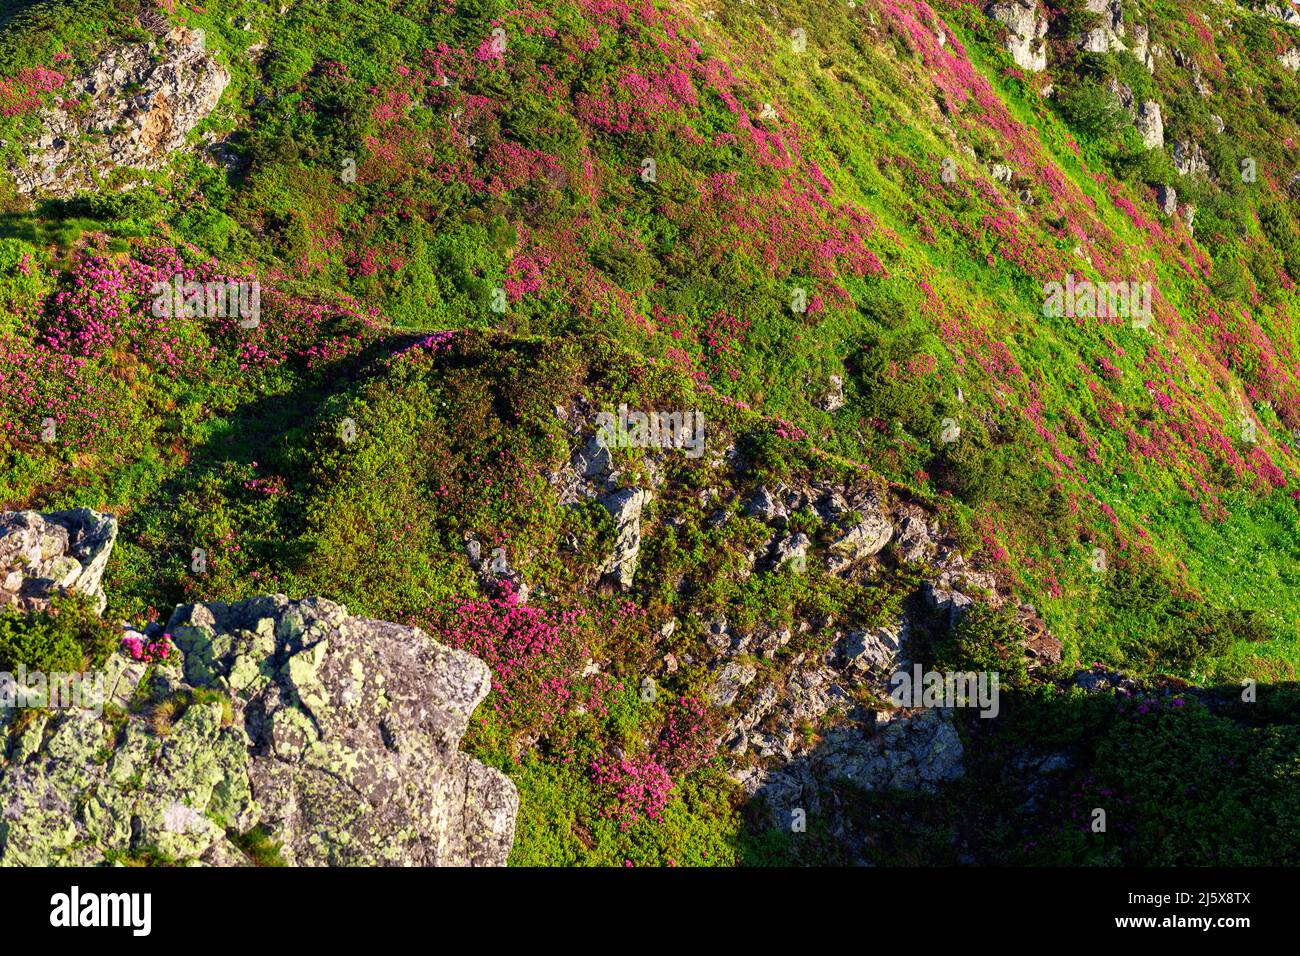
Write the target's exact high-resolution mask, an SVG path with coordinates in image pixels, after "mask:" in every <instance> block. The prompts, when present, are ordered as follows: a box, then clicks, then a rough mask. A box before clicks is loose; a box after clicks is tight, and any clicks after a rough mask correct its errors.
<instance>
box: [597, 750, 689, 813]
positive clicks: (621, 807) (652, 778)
mask: <svg viewBox="0 0 1300 956" xmlns="http://www.w3.org/2000/svg"><path fill="white" fill-rule="evenodd" d="M591 779H592V782H593V783H595V784H596V786H598V787H600V788H602V789H603V790H605V791H607V792H608V794H609V796H610V801H611V802H610V803H608V804H607V805H606V806H605V807H604V808H603V809H602V810H601V811H600V815H601V816H602V817H605V818H606V819H611V820H616V821H618V825H619V829H621V830H628V829H630V828H631V827H632V826H633V825H635V824H636V823H638V822H639V821H640V820H642V819H646V820H652V821H657V820H660V819H662V817H663V810H664V807H666V806H667V805H668V798H669V797H670V796H671V795H672V790H673V779H672V777H671V776H669V774H668V771H667V770H665V769H664V768H663V766H662V765H661V764H660V763H659V762H658V761H657V760H655V759H654V758H653V757H650V756H646V755H641V756H636V757H624V758H622V759H620V760H615V759H613V758H605V757H598V758H596V759H595V760H593V761H592V762H591Z"/></svg>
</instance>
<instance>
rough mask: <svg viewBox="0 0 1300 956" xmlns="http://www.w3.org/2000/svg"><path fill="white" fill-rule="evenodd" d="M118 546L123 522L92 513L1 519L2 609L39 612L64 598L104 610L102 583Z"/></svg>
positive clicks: (26, 514) (86, 510)
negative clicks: (80, 597) (86, 601)
mask: <svg viewBox="0 0 1300 956" xmlns="http://www.w3.org/2000/svg"><path fill="white" fill-rule="evenodd" d="M116 541H117V519H116V518H114V517H113V516H112V515H108V514H100V513H99V512H97V511H91V510H90V509H89V508H74V509H72V510H70V511H54V512H50V513H48V514H40V513H38V512H35V511H6V512H4V513H3V514H0V607H4V606H6V605H12V606H14V607H17V608H18V609H19V610H22V611H39V610H42V609H44V608H45V607H47V606H49V603H50V599H51V598H52V597H54V596H55V595H57V594H59V593H70V594H80V595H83V596H84V597H87V598H89V599H90V601H91V602H92V603H93V604H94V606H95V608H96V610H99V611H103V609H104V606H105V604H106V603H107V599H106V598H105V596H104V591H103V588H102V587H101V586H100V579H101V578H102V577H103V576H104V567H105V565H107V564H108V558H109V555H110V554H111V553H112V551H113V544H114V542H116Z"/></svg>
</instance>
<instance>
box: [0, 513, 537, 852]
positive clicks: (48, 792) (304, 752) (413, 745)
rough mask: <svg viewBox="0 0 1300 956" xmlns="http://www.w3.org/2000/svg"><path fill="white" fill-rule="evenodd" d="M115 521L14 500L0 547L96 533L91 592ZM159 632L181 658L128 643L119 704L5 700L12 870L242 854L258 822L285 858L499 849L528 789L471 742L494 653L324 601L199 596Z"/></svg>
mask: <svg viewBox="0 0 1300 956" xmlns="http://www.w3.org/2000/svg"><path fill="white" fill-rule="evenodd" d="M51 529H54V530H51ZM96 529H98V530H96ZM115 530H116V526H115V525H113V524H111V519H104V516H99V515H96V514H95V513H94V512H89V511H85V510H84V509H82V510H81V511H77V512H59V513H55V514H51V515H35V516H33V515H32V513H30V512H16V513H7V514H4V515H0V554H6V555H10V554H22V555H26V556H28V557H32V556H35V555H40V557H39V561H40V562H49V561H55V560H57V557H58V556H57V555H55V554H54V551H56V550H57V548H56V547H54V546H53V544H52V545H51V546H50V547H48V548H47V547H45V545H46V544H49V543H51V542H53V543H54V544H61V545H63V546H64V550H65V553H72V554H78V553H79V552H78V550H77V549H78V547H79V545H80V544H84V543H88V542H89V541H90V540H91V537H90V536H91V535H98V536H97V537H95V538H94V540H95V541H97V542H99V544H98V545H97V546H95V547H92V548H91V549H90V550H89V551H88V552H87V554H86V557H87V558H88V559H89V561H90V562H91V564H89V565H80V566H81V567H82V571H81V576H73V575H71V566H70V565H69V566H68V569H69V577H70V579H71V583H70V584H69V585H68V586H69V587H76V586H77V583H78V582H79V581H81V580H83V579H84V580H86V581H90V580H92V579H93V582H94V589H95V591H96V592H97V591H98V580H99V576H100V574H101V573H102V570H103V563H104V561H106V560H107V557H108V553H109V550H110V549H111V547H112V534H113V533H114V532H115ZM41 580H45V579H41ZM162 633H168V634H170V635H171V638H172V640H173V641H174V642H175V646H176V648H177V649H178V650H179V652H180V655H179V658H180V659H179V662H178V661H176V660H168V661H164V662H160V663H156V664H155V666H154V669H153V672H152V674H153V676H152V679H151V680H150V681H149V682H147V683H144V682H143V678H144V677H145V674H146V672H147V669H146V665H145V664H144V663H143V662H141V661H138V660H133V659H132V658H131V657H129V656H127V655H126V654H125V653H124V652H121V651H119V652H118V653H116V654H114V655H113V656H112V657H111V658H110V659H109V661H108V663H107V665H106V666H105V668H104V672H105V682H104V700H103V701H102V703H104V704H105V705H111V706H112V707H114V708H115V709H113V710H111V711H110V712H109V713H103V712H101V708H98V707H93V706H82V707H77V708H72V709H68V708H59V709H55V710H53V711H40V712H36V715H35V716H34V717H30V718H27V719H25V720H24V721H23V722H22V724H21V729H18V728H13V729H10V728H11V725H12V724H13V721H14V712H12V711H10V712H8V713H6V714H5V715H4V724H5V727H6V729H8V730H9V733H8V734H7V735H6V736H5V737H4V738H3V744H2V746H0V819H2V820H3V826H0V865H36V866H46V865H89V864H95V863H101V862H111V861H114V860H119V859H122V858H124V857H130V856H131V855H132V854H136V855H145V856H148V855H161V856H163V857H165V858H169V859H174V860H176V861H178V862H182V863H192V864H211V865H243V864H245V863H247V862H248V858H247V857H246V856H245V855H244V853H243V852H242V851H241V850H240V849H239V848H238V845H237V840H238V837H239V836H240V835H243V834H247V833H249V832H250V831H251V830H252V829H253V828H261V830H262V831H264V832H265V834H266V835H267V836H268V837H269V839H270V840H271V841H272V842H273V843H276V844H279V845H280V851H279V853H280V856H281V858H282V859H283V861H284V862H285V863H288V864H291V865H311V866H314V865H416V866H430V865H454V866H477V865H503V864H504V863H505V861H506V857H507V855H508V854H509V851H510V847H511V843H512V841H513V835H514V823H515V817H516V814H517V811H518V806H519V798H518V794H517V793H516V791H515V787H514V785H513V784H512V783H511V782H510V780H509V779H508V778H507V777H506V776H505V775H504V774H502V773H500V772H499V771H496V770H493V769H491V768H489V767H486V766H484V765H483V764H480V763H478V762H476V761H474V760H471V759H470V758H469V757H468V756H466V755H465V754H463V753H461V752H460V750H459V749H458V748H459V743H460V740H461V737H462V736H463V734H464V733H465V730H466V727H467V726H468V722H469V719H470V716H471V714H472V713H473V712H474V709H475V708H476V707H477V706H478V704H479V703H480V702H481V701H482V700H483V698H484V697H485V696H486V695H487V693H488V691H489V689H490V687H491V675H490V673H489V671H488V668H487V665H485V664H484V663H483V662H482V661H480V660H478V659H477V658H475V657H473V656H471V655H469V654H466V653H464V652H462V651H457V650H452V649H450V648H447V647H444V646H442V645H440V644H438V643H437V642H435V641H433V640H432V639H431V638H429V637H428V635H426V634H425V633H423V632H422V631H420V630H418V629H416V628H412V627H404V626H401V625H397V624H391V623H387V622H383V621H374V620H367V619H363V618H359V617H354V616H352V615H350V614H349V613H348V611H347V608H345V607H343V606H342V605H338V604H335V603H333V602H330V601H327V600H324V599H322V598H307V599H305V600H290V599H289V598H287V597H285V596H283V595H267V596H261V597H256V598H251V599H249V600H246V601H241V602H239V603H235V604H224V603H221V602H211V603H207V604H194V605H186V606H182V607H178V608H177V609H176V610H175V612H174V613H173V614H172V616H171V619H170V621H169V622H168V623H167V625H166V627H165V628H164V627H161V626H158V625H151V627H150V628H149V629H148V634H149V635H150V637H152V638H157V637H159V636H160V635H161V634H162ZM82 703H83V704H85V703H87V702H86V701H82Z"/></svg>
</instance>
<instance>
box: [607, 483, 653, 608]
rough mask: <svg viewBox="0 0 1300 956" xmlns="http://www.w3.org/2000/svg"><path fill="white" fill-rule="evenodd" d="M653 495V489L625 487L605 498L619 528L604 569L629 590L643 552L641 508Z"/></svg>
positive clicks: (620, 585) (622, 586)
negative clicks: (649, 490) (651, 492)
mask: <svg viewBox="0 0 1300 956" xmlns="http://www.w3.org/2000/svg"><path fill="white" fill-rule="evenodd" d="M650 497H651V495H650V492H648V491H646V490H645V489H643V488H623V489H620V490H619V491H615V492H613V493H612V494H608V495H606V496H605V497H604V498H602V499H601V504H603V505H604V506H605V509H606V510H607V511H608V512H609V513H610V516H611V517H612V518H613V519H614V524H615V525H616V526H617V528H618V538H617V540H616V541H615V544H614V553H613V554H612V555H611V556H610V558H609V560H608V561H606V562H605V565H604V567H603V568H602V569H601V571H602V573H603V574H606V575H608V576H609V577H610V578H611V579H612V580H613V581H615V582H616V583H617V584H618V586H619V587H620V588H622V589H623V590H625V591H626V590H627V589H628V588H630V587H631V586H632V579H633V577H634V576H635V575H636V563H637V558H638V557H639V556H640V554H641V509H642V508H643V507H645V505H646V504H647V503H648V502H649V501H650Z"/></svg>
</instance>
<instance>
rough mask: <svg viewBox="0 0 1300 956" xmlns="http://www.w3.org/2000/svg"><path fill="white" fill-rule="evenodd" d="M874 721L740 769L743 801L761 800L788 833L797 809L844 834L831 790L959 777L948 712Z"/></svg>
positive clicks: (900, 786) (958, 750)
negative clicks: (773, 761) (787, 757)
mask: <svg viewBox="0 0 1300 956" xmlns="http://www.w3.org/2000/svg"><path fill="white" fill-rule="evenodd" d="M875 717H876V722H875V724H874V725H873V724H853V725H847V726H843V727H836V728H833V729H831V730H829V731H827V732H826V734H825V735H823V737H822V740H821V742H820V743H819V745H818V746H817V747H815V748H813V749H812V750H810V751H809V752H808V753H806V754H804V755H803V756H801V757H799V758H798V759H797V760H794V761H792V762H790V763H789V764H786V765H785V766H783V767H780V768H774V769H769V768H765V767H747V768H744V769H742V770H740V771H738V772H736V773H735V774H734V775H733V776H734V779H735V780H736V781H737V782H738V783H739V784H740V785H741V787H742V788H743V789H744V791H745V792H746V793H747V794H748V795H749V796H750V797H752V798H757V799H760V800H762V801H763V802H764V804H765V805H766V809H767V812H768V814H769V819H770V822H771V825H772V826H774V827H777V828H780V829H789V827H790V823H791V816H792V814H793V812H794V811H796V810H803V811H804V812H805V813H806V814H807V815H808V816H809V817H812V816H814V815H820V816H821V817H822V819H823V820H824V821H825V822H826V823H828V824H829V826H830V828H831V830H832V831H833V832H834V831H837V830H839V829H845V830H846V835H847V828H846V827H845V818H846V815H845V814H843V813H841V812H839V806H840V800H841V798H840V796H839V795H838V794H837V792H836V790H835V787H834V786H833V785H834V784H836V783H849V784H853V785H855V786H857V787H859V788H861V789H863V790H867V791H876V790H922V791H932V790H934V789H935V788H936V787H937V785H938V784H940V783H942V782H944V781H948V780H956V779H959V778H960V777H962V776H963V775H964V773H965V770H964V768H963V765H962V756H963V752H962V745H961V738H960V737H959V736H958V735H957V729H956V728H955V727H954V726H953V723H952V717H951V715H950V714H949V713H948V712H946V711H944V710H941V709H929V710H900V711H892V712H886V711H878V712H877V713H876V715H875Z"/></svg>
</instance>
